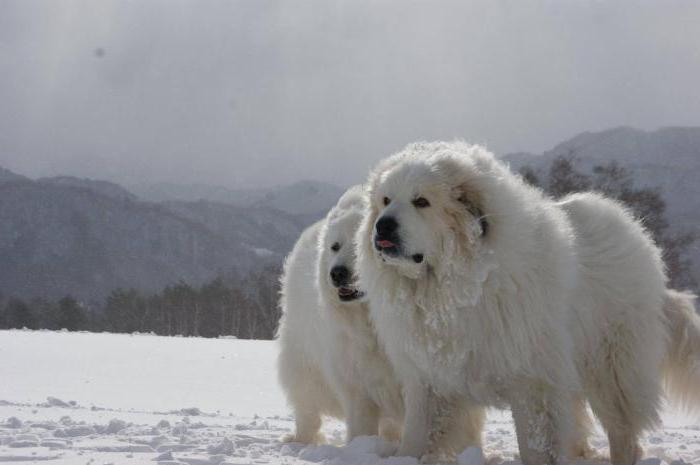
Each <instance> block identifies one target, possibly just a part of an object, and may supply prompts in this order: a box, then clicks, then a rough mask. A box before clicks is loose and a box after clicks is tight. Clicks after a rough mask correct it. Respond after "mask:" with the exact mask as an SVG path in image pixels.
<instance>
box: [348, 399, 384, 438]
mask: <svg viewBox="0 0 700 465" xmlns="http://www.w3.org/2000/svg"><path fill="white" fill-rule="evenodd" d="M346 412H347V413H346V415H347V441H348V442H350V441H351V440H352V439H354V438H356V437H358V436H376V435H377V434H378V433H379V408H378V407H377V404H375V403H374V401H372V399H370V398H369V397H367V396H366V395H364V394H362V393H355V394H353V395H351V396H350V399H349V402H347V408H346Z"/></svg>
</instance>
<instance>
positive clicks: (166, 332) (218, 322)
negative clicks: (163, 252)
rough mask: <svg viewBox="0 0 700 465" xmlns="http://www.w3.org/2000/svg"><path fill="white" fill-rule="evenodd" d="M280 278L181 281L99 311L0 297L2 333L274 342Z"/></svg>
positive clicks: (70, 300) (115, 298) (267, 273)
mask: <svg viewBox="0 0 700 465" xmlns="http://www.w3.org/2000/svg"><path fill="white" fill-rule="evenodd" d="M279 274H280V268H279V267H273V266H269V267H265V268H263V269H261V270H259V271H257V272H254V273H252V274H250V275H249V276H247V277H245V278H243V279H238V278H233V277H218V278H216V279H214V280H212V281H209V282H207V283H205V284H203V285H201V286H198V287H196V286H192V285H190V284H188V283H186V282H184V281H181V282H178V283H176V284H173V285H170V286H167V287H166V288H165V289H163V290H162V291H160V292H155V293H149V292H143V291H139V290H136V289H115V290H114V291H112V292H111V293H110V294H109V295H108V296H107V297H106V299H105V300H104V302H103V303H102V304H101V305H97V306H95V305H86V304H83V303H81V302H79V301H78V300H77V299H75V298H74V297H72V296H66V297H63V298H62V299H60V300H58V301H55V302H52V301H47V300H42V299H33V300H30V301H26V300H22V299H18V298H2V296H0V328H2V329H9V328H28V329H55V330H58V329H67V330H69V331H81V330H87V331H108V332H115V333H133V332H153V333H155V334H158V335H163V336H176V335H179V336H200V337H218V336H235V337H238V338H241V339H272V338H273V337H274V333H275V330H276V328H277V322H278V321H279V317H280V312H279V308H278V305H277V300H278V294H279Z"/></svg>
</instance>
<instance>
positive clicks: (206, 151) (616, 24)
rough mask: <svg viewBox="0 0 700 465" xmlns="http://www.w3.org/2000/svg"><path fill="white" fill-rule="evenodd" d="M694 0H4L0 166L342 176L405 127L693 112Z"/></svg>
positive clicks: (456, 128)
mask: <svg viewBox="0 0 700 465" xmlns="http://www.w3.org/2000/svg"><path fill="white" fill-rule="evenodd" d="M697 24H700V3H698V2H693V1H667V2H662V1H658V2H655V1H635V2H632V1H621V2H618V1H584V0H568V1H554V0H551V1H527V2H515V1H505V0H495V1H488V2H486V1H485V2H461V1H460V2H447V1H437V2H431V1H402V0H395V1H381V0H380V1H370V0H365V1H361V0H360V1H357V0H347V1H330V2H329V1H328V0H311V1H308V0H304V1H297V2H288V1H282V0H279V1H267V0H240V1H213V0H204V1H194V0H191V1H173V0H150V1H148V2H139V1H126V0H124V1H122V0H101V1H99V2H96V1H94V0H84V1H75V0H61V1H60V2H57V1H53V0H46V1H34V0H1V1H0V165H3V166H6V167H8V168H11V169H14V170H17V171H19V172H21V173H23V174H28V175H32V176H40V175H49V174H56V173H69V174H77V175H82V176H91V177H102V178H109V179H114V180H117V181H122V182H138V181H149V180H150V181H177V182H205V183H214V184H223V185H228V186H255V185H272V184H277V183H284V182H289V181H293V180H296V179H299V178H316V179H322V180H327V181H331V182H335V183H339V184H349V183H352V182H356V181H358V180H361V179H363V178H364V175H365V173H366V171H367V169H368V168H369V167H370V166H371V165H372V164H374V163H375V162H376V160H378V159H379V158H381V157H382V156H385V155H387V154H389V153H390V152H392V151H394V150H397V149H399V148H401V147H402V146H403V145H404V144H406V143H407V142H410V141H413V140H416V139H436V138H455V137H460V138H465V139H467V140H470V141H474V142H482V143H486V144H488V145H489V146H490V147H491V148H492V149H494V150H496V151H498V152H507V151H515V150H537V151H539V150H543V149H545V148H548V147H549V146H551V145H552V144H554V143H556V142H558V141H560V140H562V139H564V138H566V137H569V136H571V135H573V134H575V133H577V132H580V131H584V130H596V129H602V128H606V127H610V126H617V125H631V126H637V127H641V128H655V127H658V126H664V125H698V124H699V122H700V92H698V90H697V81H698V79H699V78H700V29H698V28H697Z"/></svg>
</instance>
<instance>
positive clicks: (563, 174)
mask: <svg viewBox="0 0 700 465" xmlns="http://www.w3.org/2000/svg"><path fill="white" fill-rule="evenodd" d="M520 174H521V175H522V177H523V178H524V179H525V181H527V182H528V183H530V184H532V185H535V186H537V187H539V188H541V189H543V190H544V191H545V192H547V193H548V194H549V195H551V196H552V197H554V198H559V197H563V196H565V195H567V194H570V193H574V192H585V191H591V190H592V191H597V192H600V193H602V194H605V195H606V196H608V197H611V198H613V199H617V200H619V201H620V202H622V203H623V204H625V205H626V206H627V207H628V208H629V209H630V210H631V211H632V212H633V213H634V215H635V216H636V217H637V218H638V219H639V220H641V222H642V224H644V227H645V228H646V229H647V231H649V233H651V235H652V236H653V238H654V241H655V242H656V244H657V245H658V246H659V247H661V249H662V251H663V258H664V262H665V263H666V268H667V274H668V277H669V286H670V287H672V288H674V289H690V290H697V289H698V281H697V278H696V277H695V276H694V274H693V266H692V265H693V264H692V262H691V259H690V258H689V253H688V252H689V250H690V247H691V246H692V245H693V243H694V242H695V240H696V239H697V234H696V233H695V232H690V231H684V230H678V229H676V230H674V231H672V230H671V228H670V224H669V222H668V218H667V217H666V202H665V201H664V199H663V196H662V194H661V191H660V190H659V189H658V188H653V187H639V186H636V185H635V182H634V177H633V176H632V173H631V172H630V171H629V170H628V169H626V168H625V167H623V166H621V165H620V164H619V163H618V162H616V161H611V162H608V163H607V164H603V165H596V166H594V167H593V168H592V169H591V170H590V171H588V172H586V171H584V170H582V169H581V168H580V167H579V166H578V161H577V159H576V154H575V152H570V153H568V154H567V155H561V156H559V157H556V158H555V159H554V160H553V161H552V162H551V164H550V165H549V166H548V167H545V168H543V169H541V170H535V169H533V168H532V167H530V166H525V167H523V168H521V169H520Z"/></svg>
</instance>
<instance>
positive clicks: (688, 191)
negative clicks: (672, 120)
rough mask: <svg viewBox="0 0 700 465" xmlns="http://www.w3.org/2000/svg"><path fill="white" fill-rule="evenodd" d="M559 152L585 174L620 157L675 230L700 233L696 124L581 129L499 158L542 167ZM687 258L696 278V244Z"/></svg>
mask: <svg viewBox="0 0 700 465" xmlns="http://www.w3.org/2000/svg"><path fill="white" fill-rule="evenodd" d="M561 155H563V156H573V157H575V159H576V163H577V165H578V166H579V167H580V168H581V169H583V170H585V171H588V172H589V171H590V170H591V169H592V168H593V167H594V166H596V165H601V164H605V163H607V162H609V161H612V160H616V161H618V162H619V163H620V165H622V166H624V167H626V168H627V169H629V170H630V171H631V172H632V174H633V175H634V179H635V182H636V183H637V185H639V186H648V187H659V188H660V189H661V192H662V195H663V197H664V200H665V201H666V204H667V215H668V219H669V220H670V221H669V222H670V224H671V228H672V229H673V230H675V231H687V232H696V233H698V234H699V235H700V182H698V180H700V128H695V127H669V128H662V129H659V130H656V131H642V130H639V129H633V128H628V127H620V128H615V129H609V130H606V131H602V132H585V133H582V134H579V135H577V136H575V137H573V138H571V139H569V140H567V141H565V142H562V143H560V144H558V145H556V146H555V147H554V148H552V149H551V150H548V151H546V152H544V153H543V154H539V155H537V154H531V153H514V154H509V155H504V156H503V157H502V158H503V159H504V160H506V161H508V162H509V163H510V165H511V168H512V169H514V170H517V169H519V168H520V167H522V166H525V165H529V166H531V167H533V168H535V169H540V170H541V169H545V168H546V167H548V166H549V164H550V163H551V161H552V160H553V159H554V158H556V157H558V156H561ZM691 259H692V260H693V264H694V268H695V274H696V276H699V277H700V243H697V242H696V244H695V246H694V247H693V249H692V255H691Z"/></svg>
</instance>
